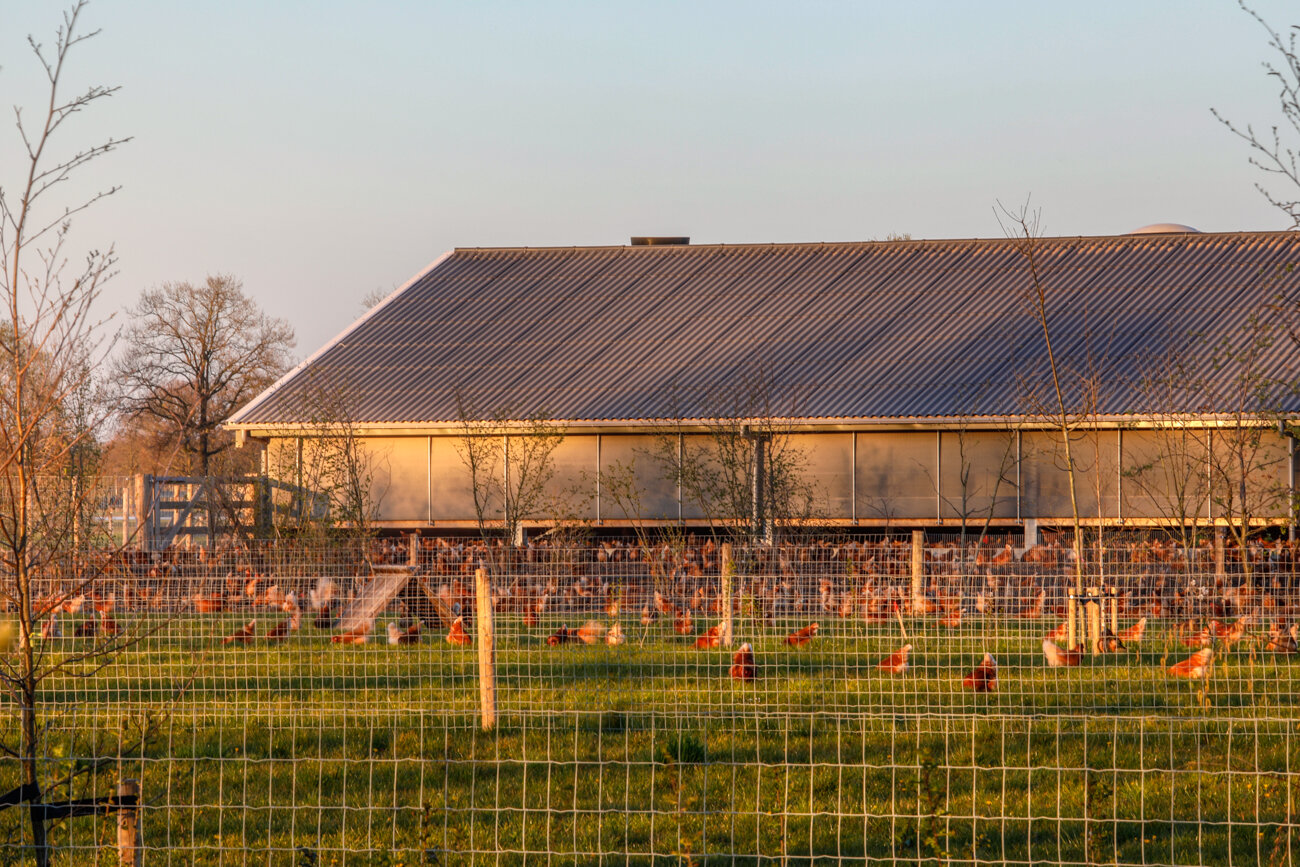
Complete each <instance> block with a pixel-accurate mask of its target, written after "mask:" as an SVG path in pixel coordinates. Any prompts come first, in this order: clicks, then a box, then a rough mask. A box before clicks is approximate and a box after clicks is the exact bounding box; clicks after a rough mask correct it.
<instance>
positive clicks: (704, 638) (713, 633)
mask: <svg viewBox="0 0 1300 867" xmlns="http://www.w3.org/2000/svg"><path fill="white" fill-rule="evenodd" d="M726 637H727V622H726V621H725V620H724V621H722V622H721V623H719V624H718V625H717V626H710V627H709V628H708V630H706V631H705V633H704V634H703V635H701V636H700V637H699V638H697V639H695V646H696V647H697V648H699V649H700V650H708V649H709V648H711V647H721V646H722V643H723V640H724V639H725V638H726Z"/></svg>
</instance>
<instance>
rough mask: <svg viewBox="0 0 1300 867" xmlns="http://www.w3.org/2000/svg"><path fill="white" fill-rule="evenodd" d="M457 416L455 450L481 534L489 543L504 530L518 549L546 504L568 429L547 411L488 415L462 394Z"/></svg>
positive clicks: (497, 411) (458, 394)
mask: <svg viewBox="0 0 1300 867" xmlns="http://www.w3.org/2000/svg"><path fill="white" fill-rule="evenodd" d="M456 413H457V420H458V424H459V427H460V430H459V435H458V437H457V443H456V449H457V452H458V453H459V455H460V459H461V461H462V463H464V464H465V469H466V470H467V471H468V472H469V477H470V487H471V490H472V493H473V497H474V515H475V518H476V520H477V522H478V527H479V532H480V534H481V535H482V536H483V538H484V539H487V538H490V537H491V536H492V535H493V530H494V529H496V528H499V529H500V531H501V537H502V538H503V539H504V541H505V542H506V543H507V544H510V545H515V544H518V543H519V542H520V541H521V539H522V537H523V526H524V521H527V520H529V519H531V518H535V517H537V516H538V515H539V514H540V513H541V511H542V510H543V508H544V507H545V506H546V505H547V488H548V486H549V484H550V482H551V480H552V479H553V478H554V477H555V462H554V460H553V459H554V455H555V450H556V449H557V448H559V445H560V443H562V442H563V441H564V429H563V427H562V426H561V425H560V424H558V423H557V422H555V421H553V420H551V419H550V418H549V416H548V415H547V413H546V412H545V410H538V411H536V412H533V413H530V414H528V415H525V416H523V417H520V414H519V413H517V412H516V411H515V410H513V409H509V408H497V409H494V410H490V411H483V410H481V409H480V408H478V407H477V406H476V405H475V404H474V402H473V400H472V398H470V397H469V396H468V395H467V394H466V393H465V392H464V390H462V389H457V391H456Z"/></svg>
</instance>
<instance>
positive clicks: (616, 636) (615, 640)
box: [605, 623, 627, 647]
mask: <svg viewBox="0 0 1300 867" xmlns="http://www.w3.org/2000/svg"><path fill="white" fill-rule="evenodd" d="M626 640H627V639H626V638H624V636H623V628H622V627H621V626H619V625H618V624H617V623H615V624H614V625H613V626H611V627H610V628H609V631H608V632H606V633H605V643H606V644H608V645H609V646H610V647H615V646H617V645H619V644H622V643H623V642H624V641H626Z"/></svg>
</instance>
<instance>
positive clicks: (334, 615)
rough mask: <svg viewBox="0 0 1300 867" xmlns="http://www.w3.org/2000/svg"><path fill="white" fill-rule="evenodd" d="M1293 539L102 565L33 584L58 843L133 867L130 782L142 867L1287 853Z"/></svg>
mask: <svg viewBox="0 0 1300 867" xmlns="http://www.w3.org/2000/svg"><path fill="white" fill-rule="evenodd" d="M1295 553H1296V552H1295V549H1294V548H1293V547H1291V546H1290V545H1288V544H1287V543H1285V542H1271V543H1259V544H1257V545H1255V546H1252V547H1251V548H1250V549H1248V550H1247V551H1246V552H1245V555H1244V556H1242V555H1241V553H1240V552H1238V551H1236V550H1235V549H1232V548H1226V549H1225V548H1223V547H1218V548H1216V547H1215V546H1213V545H1209V544H1207V545H1206V546H1204V547H1201V548H1196V549H1193V550H1184V549H1182V548H1178V547H1176V546H1174V545H1171V544H1168V543H1166V542H1164V541H1162V540H1145V539H1138V538H1136V537H1121V536H1118V535H1117V536H1115V537H1113V538H1109V539H1105V540H1101V542H1099V543H1098V544H1096V545H1093V546H1090V547H1089V548H1088V549H1087V551H1086V555H1085V556H1086V562H1085V563H1084V568H1083V569H1082V570H1081V572H1082V575H1081V577H1080V575H1079V571H1080V570H1076V568H1075V561H1074V558H1073V554H1072V552H1070V551H1069V550H1068V549H1064V548H1062V547H1060V546H1059V545H1042V546H1036V547H1034V548H1031V549H1029V550H1024V549H1022V548H1018V547H1017V546H1016V544H1015V541H1014V540H1002V539H993V540H980V544H969V545H966V546H965V547H962V546H960V544H959V543H958V542H957V541H956V540H955V539H943V538H935V537H930V538H929V539H926V540H924V543H923V544H915V543H914V540H913V539H912V538H911V537H900V536H894V537H893V538H877V539H849V538H829V537H828V538H824V539H812V540H805V541H803V542H801V543H800V544H790V545H777V546H774V547H762V546H755V547H747V546H743V545H739V544H737V545H735V546H734V547H731V548H730V551H729V558H728V551H727V550H725V549H724V547H723V546H722V545H720V544H717V543H715V542H714V541H713V540H711V539H706V538H703V537H701V538H698V539H697V538H691V537H680V536H679V537H676V538H673V539H669V540H664V541H658V542H649V543H644V544H643V543H639V542H637V541H635V540H605V541H598V542H594V543H588V544H586V545H582V546H577V545H568V544H561V543H559V542H552V543H547V542H533V543H531V544H529V545H527V546H525V547H522V548H507V547H501V546H497V545H486V544H484V543H482V542H473V541H467V540H448V539H428V538H426V539H423V540H418V541H417V542H416V544H415V545H414V546H412V545H411V544H409V542H408V540H380V541H370V542H365V543H359V542H355V541H353V542H341V543H331V544H321V545H314V546H307V545H294V544H287V543H275V544H272V543H266V544H256V545H253V544H245V545H238V546H229V547H225V548H218V549H216V550H213V551H202V550H197V549H196V550H190V551H183V550H175V551H169V552H164V553H162V554H145V553H141V552H131V551H127V552H120V551H119V552H115V553H113V554H112V555H108V554H105V555H100V556H99V558H98V559H96V558H95V557H88V558H85V559H84V561H82V562H79V563H74V564H70V565H69V566H68V567H67V569H68V572H69V574H71V575H75V574H76V573H77V572H78V570H80V574H82V575H86V574H90V575H100V576H102V577H98V578H95V579H94V580H93V581H91V582H90V583H78V582H77V581H76V579H75V577H67V576H63V577H59V578H58V579H57V580H55V579H46V580H44V581H43V582H41V583H39V587H38V598H37V600H36V603H35V605H36V607H37V608H38V610H41V611H43V612H46V613H45V616H44V617H43V619H42V624H43V629H42V634H40V635H38V636H33V640H32V648H33V652H35V653H38V654H43V658H44V659H45V660H46V661H47V662H48V663H50V664H51V665H54V666H55V669H56V670H55V671H54V673H53V674H52V675H51V676H50V677H49V678H48V679H46V680H45V681H44V682H43V684H42V687H41V690H40V691H39V693H38V694H37V695H36V696H35V699H34V702H35V705H36V708H37V713H36V714H35V717H36V719H37V721H38V723H39V726H40V736H39V739H38V743H39V754H38V755H37V756H36V757H35V764H36V766H37V771H38V774H37V776H38V778H39V780H40V782H41V788H42V793H43V794H42V796H41V798H40V799H39V800H40V801H41V803H42V805H43V806H42V807H41V809H43V810H47V811H48V818H49V821H48V825H49V830H50V847H51V849H50V851H51V856H52V860H53V861H54V863H68V864H82V863H118V858H119V852H120V849H119V830H120V829H119V824H120V820H121V818H122V814H123V813H124V812H125V811H123V810H118V809H117V807H118V806H119V805H117V804H115V803H114V802H112V797H113V795H114V793H115V792H116V791H117V786H118V784H119V783H120V782H121V781H123V780H126V779H132V780H138V781H139V784H140V790H141V794H140V804H141V806H140V808H139V813H138V815H139V826H140V837H141V841H142V847H143V851H144V852H145V853H146V860H147V861H148V862H149V863H176V864H245V863H262V864H295V865H297V864H330V863H338V864H344V863H356V864H372V863H373V864H382V863H393V864H396V863H406V864H417V863H426V864H427V863H437V864H461V863H465V864H468V863H525V862H528V863H532V862H536V863H543V862H544V863H548V864H595V863H627V864H643V863H682V864H691V863H694V864H702V863H710V864H712V863H728V864H730V863H734V864H751V863H768V862H782V863H785V862H792V863H827V864H834V863H862V862H864V861H867V862H883V863H891V864H892V863H898V864H904V863H906V864H914V863H998V864H1000V863H1010V864H1028V863H1047V864H1079V863H1115V864H1141V865H1164V864H1169V865H1174V864H1178V865H1182V864H1237V863H1241V864H1256V863H1260V864H1289V863H1292V861H1293V859H1294V858H1295V854H1293V853H1294V852H1295V847H1296V846H1297V845H1300V839H1296V815H1295V813H1296V809H1297V805H1298V804H1300V789H1298V788H1297V784H1298V783H1300V775H1298V774H1297V773H1296V771H1294V770H1293V768H1295V767H1300V731H1298V730H1297V688H1296V687H1297V678H1296V675H1295V672H1296V665H1297V656H1296V650H1297V645H1296V631H1297V629H1296V623H1297V620H1296V616H1297V615H1296V604H1297V596H1296V592H1297V591H1296V577H1297V576H1296V568H1295ZM479 570H482V574H483V585H482V586H483V591H484V592H485V593H486V594H487V595H488V597H489V598H490V599H491V608H492V611H491V616H490V617H487V616H485V615H486V612H485V611H484V610H483V609H482V607H481V606H480V605H479V604H478V602H477V593H478V587H477V586H476V579H477V577H478V573H479ZM6 616H8V615H6ZM489 626H490V628H489ZM488 642H490V644H491V650H492V653H491V658H490V660H487V659H484V653H483V651H485V650H486V649H487V648H486V643H488ZM96 648H103V649H104V651H105V652H104V653H103V654H102V655H95V654H94V653H92V654H91V655H89V656H87V655H85V654H86V651H88V650H90V651H93V650H95V649H96ZM22 650H23V648H22V645H21V642H17V643H15V642H10V643H9V644H8V645H7V646H6V647H5V649H4V650H3V652H5V653H10V654H13V653H19V652H22ZM60 660H72V661H71V662H70V663H69V664H68V665H67V666H66V667H64V668H59V667H58V664H59V662H60ZM485 676H486V677H488V678H489V679H490V680H491V683H492V685H493V686H494V696H492V698H493V702H492V706H491V711H492V713H491V714H489V715H487V716H486V717H485V708H484V695H483V690H482V687H483V683H484V680H485ZM487 721H491V722H492V723H493V724H492V727H491V729H490V730H485V725H484V724H485V722H487ZM18 724H19V713H18V708H17V706H15V704H14V703H12V702H9V703H7V704H6V705H5V707H4V726H5V727H6V729H7V730H8V731H9V732H11V733H12V732H14V731H16V727H17V726H18ZM5 743H6V748H8V749H12V748H13V745H14V744H15V743H17V741H13V740H12V739H11V740H7V741H6V742H5ZM22 785H23V774H22V761H21V757H20V756H19V755H16V754H6V755H4V756H2V757H0V789H6V790H12V791H10V794H9V795H8V796H6V795H0V863H3V862H4V861H5V860H18V859H23V858H27V857H30V854H31V846H32V839H31V832H30V817H31V809H32V807H31V799H27V800H25V801H23V802H22V803H14V804H12V805H11V806H3V804H4V802H5V801H6V800H10V801H18V800H21V796H22V795H24V794H27V795H30V794H31V792H30V791H28V792H23V791H21V790H22ZM73 804H82V809H80V811H78V810H75V809H72V806H71V805H73ZM60 811H64V814H61V813H60ZM66 813H70V815H66Z"/></svg>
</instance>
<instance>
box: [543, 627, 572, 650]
mask: <svg viewBox="0 0 1300 867" xmlns="http://www.w3.org/2000/svg"><path fill="white" fill-rule="evenodd" d="M578 640H579V638H578V633H577V631H576V630H573V629H570V628H569V627H567V626H561V627H560V628H559V629H557V630H555V631H554V632H552V633H551V636H550V638H547V639H546V643H547V644H549V645H550V646H551V647H559V646H560V645H562V644H570V643H572V642H576V641H578Z"/></svg>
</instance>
